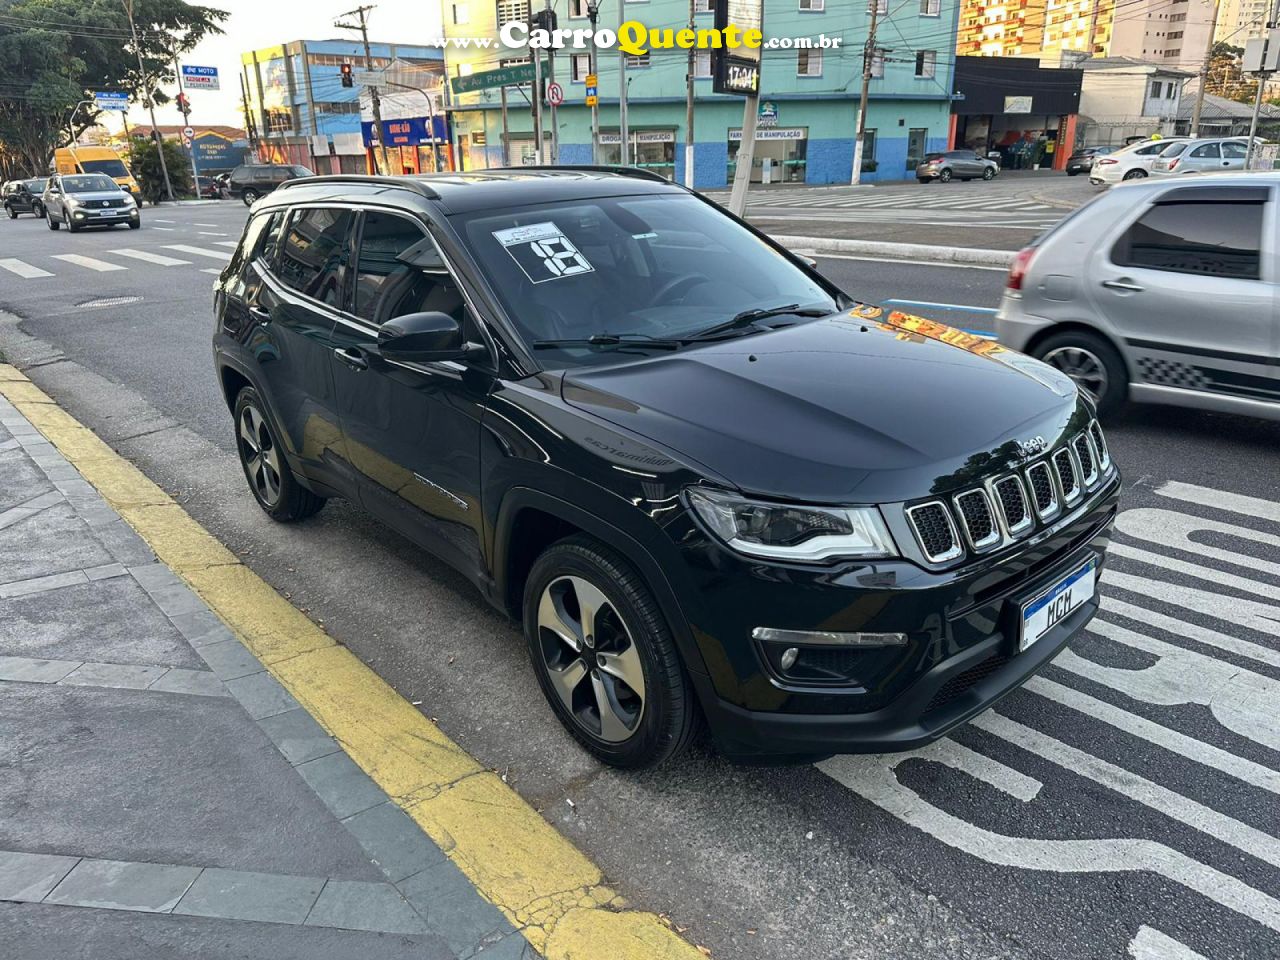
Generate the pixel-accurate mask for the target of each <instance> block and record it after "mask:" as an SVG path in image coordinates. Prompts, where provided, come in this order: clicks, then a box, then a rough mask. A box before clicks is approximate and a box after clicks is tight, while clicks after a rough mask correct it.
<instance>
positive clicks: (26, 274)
mask: <svg viewBox="0 0 1280 960" xmlns="http://www.w3.org/2000/svg"><path fill="white" fill-rule="evenodd" d="M0 269H4V270H8V271H9V272H10V273H16V274H17V275H18V276H20V277H22V278H23V279H24V280H34V279H35V278H37V277H52V276H53V274H52V273H50V272H49V271H48V270H41V269H40V268H39V267H33V266H32V265H31V264H29V263H26V262H24V261H22V260H18V259H15V258H14V257H4V258H3V259H0Z"/></svg>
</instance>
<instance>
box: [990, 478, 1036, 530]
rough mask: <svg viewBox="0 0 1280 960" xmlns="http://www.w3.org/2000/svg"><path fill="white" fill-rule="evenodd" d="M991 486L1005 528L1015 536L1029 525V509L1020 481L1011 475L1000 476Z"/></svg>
mask: <svg viewBox="0 0 1280 960" xmlns="http://www.w3.org/2000/svg"><path fill="white" fill-rule="evenodd" d="M991 486H992V489H993V490H995V494H996V499H997V500H998V501H999V503H1000V512H1001V513H1002V514H1004V526H1005V529H1006V530H1008V531H1009V533H1010V534H1012V535H1014V536H1017V535H1018V534H1019V533H1021V532H1022V531H1023V530H1025V529H1027V527H1029V526H1031V523H1032V520H1031V510H1030V509H1029V507H1028V506H1027V495H1026V492H1025V491H1024V490H1023V487H1022V481H1021V480H1019V479H1018V478H1017V477H1013V476H1009V477H1002V478H1001V479H999V480H997V481H996V482H995V483H993V484H992V485H991Z"/></svg>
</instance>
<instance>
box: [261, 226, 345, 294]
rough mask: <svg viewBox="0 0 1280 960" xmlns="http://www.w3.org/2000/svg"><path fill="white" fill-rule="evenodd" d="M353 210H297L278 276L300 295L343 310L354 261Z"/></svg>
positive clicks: (281, 253) (279, 258) (278, 261)
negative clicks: (343, 301) (347, 283)
mask: <svg viewBox="0 0 1280 960" xmlns="http://www.w3.org/2000/svg"><path fill="white" fill-rule="evenodd" d="M353 219H354V215H353V214H352V212H351V211H350V210H340V209H329V208H315V209H306V210H296V211H294V214H293V216H292V217H291V218H290V220H289V225H288V227H287V228H286V231H285V235H284V238H283V240H282V241H281V242H280V251H279V254H278V256H277V258H276V269H275V274H276V276H277V277H279V278H280V280H281V282H283V283H284V284H286V285H287V286H290V287H292V288H293V289H294V290H297V291H298V292H299V293H301V294H304V295H306V296H308V297H311V298H312V299H313V300H319V301H320V302H321V303H327V304H329V305H330V306H333V307H341V306H342V305H343V304H342V289H343V283H344V282H345V281H346V272H347V264H348V263H349V262H350V259H351V248H350V244H349V235H350V233H351V223H352V220H353Z"/></svg>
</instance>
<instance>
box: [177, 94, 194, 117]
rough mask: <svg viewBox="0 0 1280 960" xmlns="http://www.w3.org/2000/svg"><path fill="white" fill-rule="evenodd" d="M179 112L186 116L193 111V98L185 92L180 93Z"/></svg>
mask: <svg viewBox="0 0 1280 960" xmlns="http://www.w3.org/2000/svg"><path fill="white" fill-rule="evenodd" d="M178 112H179V113H181V114H182V115H183V116H184V117H185V116H186V115H187V114H188V113H190V112H191V100H190V99H189V98H188V97H187V95H186V94H185V93H180V94H178Z"/></svg>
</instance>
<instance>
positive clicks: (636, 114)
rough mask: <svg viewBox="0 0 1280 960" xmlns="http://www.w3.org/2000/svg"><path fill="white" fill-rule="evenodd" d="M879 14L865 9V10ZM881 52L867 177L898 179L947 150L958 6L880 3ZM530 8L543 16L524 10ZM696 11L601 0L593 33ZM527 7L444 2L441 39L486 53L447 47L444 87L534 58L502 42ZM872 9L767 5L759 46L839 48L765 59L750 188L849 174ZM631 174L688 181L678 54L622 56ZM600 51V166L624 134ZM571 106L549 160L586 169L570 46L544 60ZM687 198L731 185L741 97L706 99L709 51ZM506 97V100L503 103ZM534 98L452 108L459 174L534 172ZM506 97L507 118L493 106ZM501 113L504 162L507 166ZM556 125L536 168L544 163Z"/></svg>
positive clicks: (612, 77)
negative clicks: (505, 27) (697, 190)
mask: <svg viewBox="0 0 1280 960" xmlns="http://www.w3.org/2000/svg"><path fill="white" fill-rule="evenodd" d="M692 2H693V3H694V6H695V9H696V11H697V12H696V14H695V21H696V26H698V27H710V26H712V7H711V0H692ZM872 2H875V0H872ZM879 2H880V11H879V14H878V18H877V19H878V29H877V37H876V44H875V47H876V54H875V56H874V58H873V69H872V73H873V79H872V80H871V83H870V97H869V102H868V109H867V131H868V147H867V150H866V158H867V162H866V163H865V164H864V179H865V180H901V179H905V178H908V177H910V176H911V175H912V170H913V169H914V165H915V162H916V160H917V159H918V158H919V157H921V156H922V155H923V154H924V153H926V152H928V151H931V150H941V149H945V148H946V145H947V137H948V133H949V125H950V111H951V97H952V90H953V86H952V77H953V65H954V59H955V56H954V51H955V33H956V24H957V18H958V16H959V3H958V0H879ZM534 3H535V9H539V8H540V7H541V2H540V0H534ZM689 4H690V0H601V5H600V12H599V24H600V25H601V26H608V27H612V28H616V27H617V26H618V24H619V23H620V22H623V21H626V20H638V21H641V22H642V23H644V24H645V25H646V26H649V27H673V28H681V27H685V26H687V25H688V23H689V16H690V10H689ZM553 6H554V8H555V9H556V11H557V15H558V22H559V26H560V27H561V28H570V29H573V28H586V27H587V26H588V20H587V3H586V0H556V2H555V3H554V5H553ZM529 14H530V9H529V0H444V9H443V17H444V27H445V35H446V36H447V37H451V38H454V37H461V38H471V37H482V38H483V37H489V38H493V45H492V46H490V47H488V48H483V47H479V48H478V47H476V46H475V45H470V46H467V47H465V48H460V47H458V46H455V45H450V46H449V47H447V48H446V51H445V68H446V72H447V73H448V75H449V76H450V77H463V76H471V75H475V74H480V73H484V72H486V71H489V70H494V69H498V68H500V67H502V66H509V65H514V64H518V63H521V62H528V59H527V53H528V52H527V51H522V50H511V49H507V48H502V47H499V46H498V45H497V37H498V31H499V28H500V27H501V26H502V24H504V23H506V22H508V21H511V20H519V21H527V20H528V18H529ZM869 21H870V7H869V5H868V0H765V14H764V24H765V36H766V38H778V39H783V38H786V39H795V38H811V39H818V38H820V37H824V36H825V37H827V38H838V39H839V40H840V41H841V44H840V46H839V47H838V48H835V49H831V48H828V49H812V48H811V49H795V48H792V49H766V50H764V51H763V66H762V71H761V85H760V112H759V118H760V126H759V133H758V136H757V144H756V155H755V163H754V165H753V170H752V179H753V180H754V181H756V182H762V181H764V180H765V179H766V178H767V179H768V181H769V182H773V183H780V182H787V183H811V184H812V183H819V184H820V183H847V182H849V179H850V175H851V172H852V168H853V149H854V137H855V133H856V130H857V114H858V97H859V93H860V91H861V85H862V71H863V50H864V47H865V45H866V38H867V32H868V29H869ZM625 59H626V68H625V75H626V78H627V90H628V105H629V107H628V119H629V123H628V126H629V131H630V139H631V145H632V151H631V158H632V162H634V163H637V164H639V165H640V166H643V167H646V168H649V169H653V170H655V171H657V172H659V173H661V174H663V175H664V176H668V177H671V178H673V179H676V180H679V181H683V180H684V164H683V150H684V142H685V136H686V131H685V88H686V83H685V78H686V75H687V72H688V54H687V52H686V51H683V50H653V51H651V52H650V53H649V54H648V55H647V56H645V57H626V58H625ZM621 60H623V55H621V54H619V52H618V51H617V50H610V51H601V52H600V53H599V62H598V77H599V94H600V106H599V112H600V129H601V136H600V141H601V146H600V157H599V159H600V160H601V162H617V161H618V160H619V158H620V155H621V138H620V135H619V124H618V101H619V92H620V78H619V73H620V69H619V66H620V61H621ZM553 69H554V74H555V79H556V81H557V82H558V83H560V85H561V86H562V87H563V88H564V91H565V103H564V105H563V106H562V107H560V108H559V110H558V111H557V116H556V127H557V130H558V133H559V159H560V161H561V162H562V163H589V162H591V159H592V148H591V118H590V110H589V109H588V108H587V107H586V106H585V105H584V100H585V95H586V86H585V80H586V77H587V75H588V72H589V58H588V54H587V53H586V52H585V51H575V50H572V49H566V50H561V51H558V52H557V53H556V55H555V58H554V67H553ZM694 76H695V78H696V79H695V88H696V109H695V118H694V138H693V139H694V145H695V154H694V155H695V173H694V184H693V185H694V186H697V187H701V188H709V187H717V186H724V185H725V184H726V183H728V182H729V181H730V180H731V179H732V177H733V173H734V165H735V157H736V153H737V148H738V142H739V140H740V134H741V128H742V122H743V103H744V101H743V99H742V98H740V97H734V96H727V95H723V94H717V93H713V92H712V89H711V87H712V80H711V58H710V52H709V51H697V52H696V55H695V67H694ZM504 92H505V97H504ZM530 96H531V88H530V87H529V86H521V87H507V88H505V91H504V89H503V88H499V87H491V88H487V89H483V90H478V91H473V92H470V93H463V94H460V95H458V96H456V97H454V98H453V101H454V102H453V104H452V111H451V120H452V129H453V137H454V147H455V153H456V155H457V157H458V160H459V163H460V165H461V166H462V168H463V169H479V168H482V167H489V166H502V165H519V164H521V163H533V162H536V161H537V158H538V153H537V151H536V149H535V145H534V142H533V133H532V130H533V125H532V116H531V105H530V103H531V102H530ZM504 99H505V104H506V106H505V110H504V108H503V101H504ZM504 115H505V131H506V136H505V147H506V149H505V156H504V149H503V148H504V136H503V133H504ZM549 130H550V122H549V116H548V117H547V125H546V129H545V130H544V135H545V136H544V149H543V154H542V159H543V160H544V161H547V160H549V159H550V158H551V148H550V134H549Z"/></svg>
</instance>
